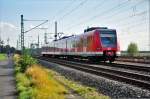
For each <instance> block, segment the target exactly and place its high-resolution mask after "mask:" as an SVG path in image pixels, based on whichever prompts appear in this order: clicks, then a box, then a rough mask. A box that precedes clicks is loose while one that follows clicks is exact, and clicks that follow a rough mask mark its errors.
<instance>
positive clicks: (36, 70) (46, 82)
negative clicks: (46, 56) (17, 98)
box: [26, 65, 67, 99]
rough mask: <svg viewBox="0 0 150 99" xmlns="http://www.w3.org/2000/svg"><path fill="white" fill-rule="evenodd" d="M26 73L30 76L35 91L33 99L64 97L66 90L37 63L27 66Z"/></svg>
mask: <svg viewBox="0 0 150 99" xmlns="http://www.w3.org/2000/svg"><path fill="white" fill-rule="evenodd" d="M26 74H27V75H28V76H29V77H31V81H32V83H33V87H34V88H35V90H36V91H35V92H36V93H34V95H33V98H35V99H64V93H67V90H66V89H65V87H64V86H62V85H60V84H59V83H58V82H57V81H56V80H55V79H53V78H52V77H50V76H49V73H48V72H47V71H46V70H45V69H43V68H42V67H40V66H38V65H33V66H32V67H30V68H28V69H27V71H26Z"/></svg>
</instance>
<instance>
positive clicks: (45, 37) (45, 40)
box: [44, 32, 47, 44]
mask: <svg viewBox="0 0 150 99" xmlns="http://www.w3.org/2000/svg"><path fill="white" fill-rule="evenodd" d="M44 42H45V44H47V33H46V32H45V33H44Z"/></svg>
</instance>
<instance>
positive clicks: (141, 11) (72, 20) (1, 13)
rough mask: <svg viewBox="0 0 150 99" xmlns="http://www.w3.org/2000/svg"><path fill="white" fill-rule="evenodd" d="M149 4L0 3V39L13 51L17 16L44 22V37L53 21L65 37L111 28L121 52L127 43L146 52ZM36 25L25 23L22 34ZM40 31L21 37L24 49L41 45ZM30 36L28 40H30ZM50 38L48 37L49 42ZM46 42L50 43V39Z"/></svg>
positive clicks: (141, 0) (107, 0) (95, 0)
mask: <svg viewBox="0 0 150 99" xmlns="http://www.w3.org/2000/svg"><path fill="white" fill-rule="evenodd" d="M148 2H149V0H0V35H1V38H2V39H3V40H4V41H5V42H6V40H7V38H10V45H12V46H15V47H16V41H17V39H18V35H19V34H20V15H21V14H23V15H24V18H25V19H44V20H45V19H46V20H49V22H48V23H46V24H44V25H42V26H41V27H47V28H48V29H47V32H48V33H54V21H57V22H58V32H64V33H65V35H72V34H81V33H83V30H84V29H85V28H87V26H89V27H92V26H105V27H108V28H115V29H116V30H117V33H118V38H119V42H120V45H121V50H126V49H127V46H128V44H129V43H130V42H135V43H137V44H138V46H139V49H140V50H149V46H148V45H149V32H148V28H149V25H148V22H149V17H148V15H149V7H148ZM39 23H40V22H25V30H28V29H29V28H31V27H33V26H35V25H38V24H39ZM44 32H45V31H44V30H33V31H31V32H28V33H26V34H25V36H26V37H25V45H26V46H28V44H29V43H31V42H36V41H37V35H38V34H39V35H40V42H41V43H44ZM31 36H32V37H31ZM50 37H52V35H49V38H50ZM48 41H51V40H50V39H49V40H48Z"/></svg>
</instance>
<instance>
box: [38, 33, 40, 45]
mask: <svg viewBox="0 0 150 99" xmlns="http://www.w3.org/2000/svg"><path fill="white" fill-rule="evenodd" d="M39 46H40V38H39V35H38V48H39Z"/></svg>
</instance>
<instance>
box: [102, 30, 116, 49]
mask: <svg viewBox="0 0 150 99" xmlns="http://www.w3.org/2000/svg"><path fill="white" fill-rule="evenodd" d="M100 38H101V42H102V45H103V46H104V47H115V46H116V43H117V39H116V32H115V31H100Z"/></svg>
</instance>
